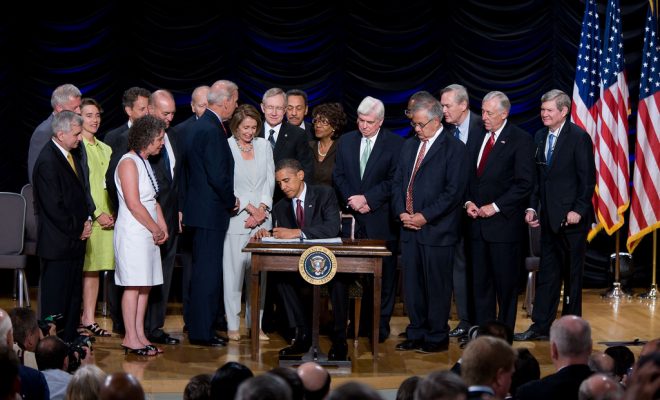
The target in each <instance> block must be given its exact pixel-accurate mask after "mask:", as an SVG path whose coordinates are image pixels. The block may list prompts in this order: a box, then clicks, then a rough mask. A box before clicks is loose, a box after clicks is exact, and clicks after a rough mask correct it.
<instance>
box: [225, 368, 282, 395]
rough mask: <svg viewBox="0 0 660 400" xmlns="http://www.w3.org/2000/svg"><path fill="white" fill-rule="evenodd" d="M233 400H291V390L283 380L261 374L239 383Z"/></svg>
mask: <svg viewBox="0 0 660 400" xmlns="http://www.w3.org/2000/svg"><path fill="white" fill-rule="evenodd" d="M223 398H224V397H223ZM234 399H235V400H291V389H290V388H289V385H288V384H287V383H286V382H285V381H284V379H282V378H280V377H279V376H277V375H275V374H262V375H259V376H255V377H253V378H250V379H248V380H246V381H244V382H243V383H241V384H240V386H239V387H238V391H237V392H236V397H234Z"/></svg>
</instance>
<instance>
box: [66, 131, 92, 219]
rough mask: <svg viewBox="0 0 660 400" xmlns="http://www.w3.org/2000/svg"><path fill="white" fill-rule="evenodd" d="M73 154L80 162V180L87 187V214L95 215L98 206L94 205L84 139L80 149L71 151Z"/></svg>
mask: <svg viewBox="0 0 660 400" xmlns="http://www.w3.org/2000/svg"><path fill="white" fill-rule="evenodd" d="M71 154H73V155H75V156H77V157H78V159H79V160H80V169H79V171H80V179H81V180H82V183H83V186H84V187H85V197H86V198H87V212H89V215H94V211H96V206H95V205H94V199H93V198H92V190H91V187H90V183H89V164H88V160H87V150H86V149H85V144H84V143H83V141H82V139H81V140H80V143H79V144H78V147H77V148H75V149H73V150H71Z"/></svg>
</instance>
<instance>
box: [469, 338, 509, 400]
mask: <svg viewBox="0 0 660 400" xmlns="http://www.w3.org/2000/svg"><path fill="white" fill-rule="evenodd" d="M517 355H518V354H517V352H516V351H515V350H514V349H513V347H511V345H510V344H509V343H507V342H505V341H504V340H502V339H500V338H497V337H493V336H480V337H478V338H476V339H474V340H471V341H470V343H468V345H467V347H466V348H465V350H464V351H463V356H462V357H461V360H462V362H461V377H462V378H463V380H464V381H465V383H466V384H467V385H468V396H467V398H468V400H472V399H475V400H477V399H493V400H504V399H505V398H506V396H507V394H508V393H509V389H510V388H511V377H512V376H513V372H514V370H515V366H516V358H517Z"/></svg>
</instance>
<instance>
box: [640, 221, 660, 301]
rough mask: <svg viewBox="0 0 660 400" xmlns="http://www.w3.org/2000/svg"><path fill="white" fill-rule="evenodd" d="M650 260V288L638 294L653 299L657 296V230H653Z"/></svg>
mask: <svg viewBox="0 0 660 400" xmlns="http://www.w3.org/2000/svg"><path fill="white" fill-rule="evenodd" d="M652 260H653V261H652V262H651V289H649V291H648V292H647V293H643V294H641V295H639V297H641V298H643V299H649V300H655V299H657V298H658V280H657V279H658V277H657V276H656V269H657V266H658V261H657V260H658V230H657V229H656V230H654V231H653V258H652Z"/></svg>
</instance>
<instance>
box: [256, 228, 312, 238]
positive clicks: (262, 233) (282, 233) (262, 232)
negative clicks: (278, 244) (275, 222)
mask: <svg viewBox="0 0 660 400" xmlns="http://www.w3.org/2000/svg"><path fill="white" fill-rule="evenodd" d="M301 234H302V231H301V230H300V229H296V228H282V227H275V228H273V233H270V232H269V231H268V230H266V229H265V228H261V229H259V230H258V231H257V232H255V234H254V238H256V239H261V238H264V237H270V236H272V237H274V238H275V239H297V238H299V237H300V236H301Z"/></svg>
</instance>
